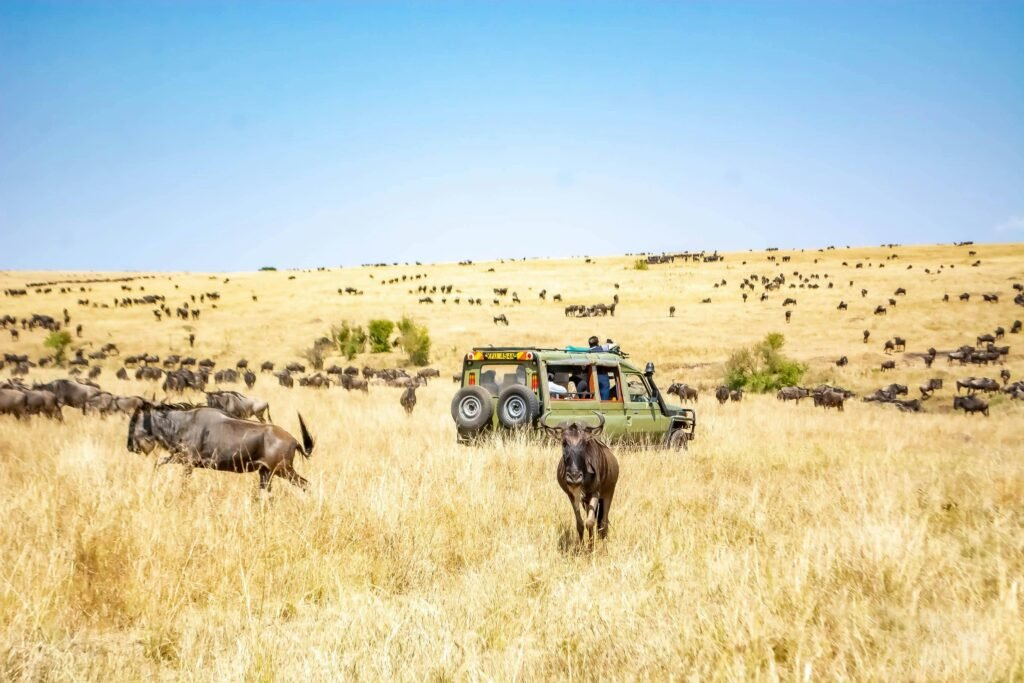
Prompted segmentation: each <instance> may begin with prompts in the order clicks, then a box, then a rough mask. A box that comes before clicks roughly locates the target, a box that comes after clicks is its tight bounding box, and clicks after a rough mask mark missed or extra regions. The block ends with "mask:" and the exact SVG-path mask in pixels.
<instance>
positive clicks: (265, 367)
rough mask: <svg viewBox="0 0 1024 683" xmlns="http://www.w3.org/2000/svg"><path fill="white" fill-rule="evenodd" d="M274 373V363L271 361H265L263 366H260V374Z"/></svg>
mask: <svg viewBox="0 0 1024 683" xmlns="http://www.w3.org/2000/svg"><path fill="white" fill-rule="evenodd" d="M273 371H274V364H273V363H272V362H270V361H269V360H266V361H263V364H262V365H260V372H273Z"/></svg>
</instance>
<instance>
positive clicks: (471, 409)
mask: <svg viewBox="0 0 1024 683" xmlns="http://www.w3.org/2000/svg"><path fill="white" fill-rule="evenodd" d="M493 414H494V401H493V399H492V398H491V394H490V393H489V392H488V391H487V390H486V389H484V388H483V387H481V386H473V387H462V388H461V389H459V390H458V391H457V392H456V393H455V398H453V399H452V419H454V420H455V424H457V425H458V426H459V427H461V428H462V429H467V430H471V431H474V432H475V431H479V430H480V429H483V427H484V425H486V424H487V423H488V422H490V421H491V415H493Z"/></svg>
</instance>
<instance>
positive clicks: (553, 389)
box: [548, 372, 569, 396]
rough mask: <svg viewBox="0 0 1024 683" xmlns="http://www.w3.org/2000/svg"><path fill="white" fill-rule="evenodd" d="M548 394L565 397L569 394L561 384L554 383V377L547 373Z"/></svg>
mask: <svg viewBox="0 0 1024 683" xmlns="http://www.w3.org/2000/svg"><path fill="white" fill-rule="evenodd" d="M548 393H549V394H551V395H552V396H565V395H566V394H567V393H569V391H568V389H566V388H565V387H563V386H562V385H561V384H556V383H555V376H554V375H553V374H552V373H550V372H549V373H548Z"/></svg>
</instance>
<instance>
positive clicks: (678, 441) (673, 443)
mask: <svg viewBox="0 0 1024 683" xmlns="http://www.w3.org/2000/svg"><path fill="white" fill-rule="evenodd" d="M689 443H690V435H689V434H687V433H686V431H685V430H683V429H677V430H676V431H674V432H672V435H671V436H670V437H668V447H669V450H673V451H685V450H689Z"/></svg>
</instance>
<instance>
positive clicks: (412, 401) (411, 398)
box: [399, 384, 416, 415]
mask: <svg viewBox="0 0 1024 683" xmlns="http://www.w3.org/2000/svg"><path fill="white" fill-rule="evenodd" d="M399 402H400V403H401V404H402V407H403V408H405V413H406V414H407V415H412V409H413V408H415V407H416V385H415V384H410V385H409V386H408V387H406V389H405V391H403V392H402V398H401V399H399Z"/></svg>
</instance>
